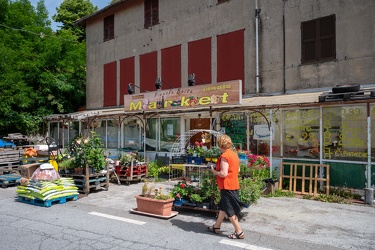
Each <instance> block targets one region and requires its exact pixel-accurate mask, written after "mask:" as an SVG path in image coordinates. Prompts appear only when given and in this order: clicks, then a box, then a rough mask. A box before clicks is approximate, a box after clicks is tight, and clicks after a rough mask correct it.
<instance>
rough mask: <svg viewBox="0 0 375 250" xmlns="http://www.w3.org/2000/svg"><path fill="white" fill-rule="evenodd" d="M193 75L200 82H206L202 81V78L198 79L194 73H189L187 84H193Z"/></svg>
mask: <svg viewBox="0 0 375 250" xmlns="http://www.w3.org/2000/svg"><path fill="white" fill-rule="evenodd" d="M195 77H196V78H198V79H199V81H201V82H202V83H204V84H207V83H206V82H205V81H203V80H202V79H200V78H199V77H198V76H197V75H195V74H194V73H191V74H189V76H188V84H189V86H194V85H195V79H194V78H195Z"/></svg>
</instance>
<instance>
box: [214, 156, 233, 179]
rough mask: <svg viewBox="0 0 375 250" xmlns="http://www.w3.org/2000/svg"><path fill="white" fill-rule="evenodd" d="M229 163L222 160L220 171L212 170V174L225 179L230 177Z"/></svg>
mask: <svg viewBox="0 0 375 250" xmlns="http://www.w3.org/2000/svg"><path fill="white" fill-rule="evenodd" d="M228 169H229V163H228V161H227V160H226V159H225V158H221V161H220V171H216V170H215V169H213V168H211V172H212V173H213V174H214V175H217V176H219V177H222V178H225V177H226V176H227V175H228Z"/></svg>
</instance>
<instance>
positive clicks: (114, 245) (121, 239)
mask: <svg viewBox="0 0 375 250" xmlns="http://www.w3.org/2000/svg"><path fill="white" fill-rule="evenodd" d="M158 185H162V186H163V188H164V189H168V188H172V187H173V183H168V182H166V183H161V184H158ZM141 188H142V183H134V184H131V185H130V186H127V185H121V186H119V185H117V184H113V183H111V185H110V188H109V190H108V191H98V192H92V193H90V194H89V195H88V196H83V195H80V198H79V199H78V200H77V201H69V202H67V203H65V204H56V205H52V207H49V208H45V207H39V206H34V205H29V204H25V203H21V202H18V201H17V200H16V199H15V198H16V193H15V190H16V188H15V187H9V188H7V189H0V209H1V214H0V229H1V232H2V233H1V236H0V249H22V250H23V249H31V250H33V249H42V250H43V249H206V250H207V249H258V250H266V249H375V209H374V208H375V207H374V206H368V205H357V204H352V205H348V204H336V203H324V202H319V201H312V200H303V199H298V198H261V199H260V200H259V201H258V203H257V204H256V205H252V206H250V207H249V208H246V209H245V210H244V212H245V213H247V216H246V217H245V220H244V221H242V222H241V226H242V228H243V230H244V232H245V235H246V239H244V240H230V239H228V238H227V237H226V235H227V234H230V233H232V231H233V228H232V226H231V224H230V222H229V221H225V222H224V223H223V225H222V228H221V230H222V233H221V234H220V235H215V234H213V233H211V232H208V231H207V230H206V227H207V226H209V225H212V224H213V223H214V222H215V214H214V213H204V212H197V211H192V210H178V212H179V213H178V214H177V215H176V216H175V217H173V218H170V219H168V220H165V219H159V218H154V217H149V216H143V215H138V214H134V213H131V212H130V211H131V210H132V209H133V208H135V207H136V202H135V199H134V196H135V195H136V194H139V193H140V191H141Z"/></svg>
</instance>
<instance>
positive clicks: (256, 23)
mask: <svg viewBox="0 0 375 250" xmlns="http://www.w3.org/2000/svg"><path fill="white" fill-rule="evenodd" d="M259 14H260V9H258V0H255V84H256V94H257V95H259V42H258V40H259V34H258V33H259V29H258V23H259Z"/></svg>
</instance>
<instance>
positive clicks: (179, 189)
mask: <svg viewBox="0 0 375 250" xmlns="http://www.w3.org/2000/svg"><path fill="white" fill-rule="evenodd" d="M194 189H195V187H194V186H193V185H190V184H188V183H187V182H186V180H184V179H183V180H182V181H179V182H178V183H177V184H175V185H174V187H173V189H172V190H171V196H173V197H174V198H175V199H177V200H181V199H189V198H190V195H191V194H193V193H194Z"/></svg>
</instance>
